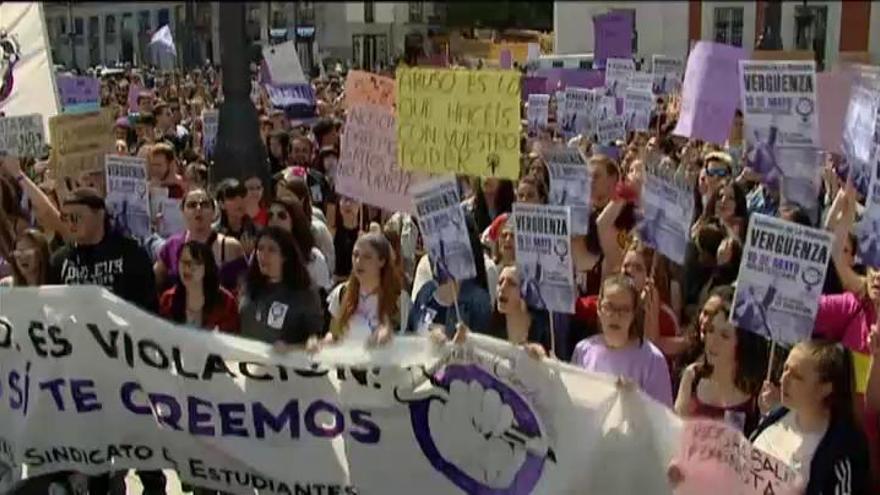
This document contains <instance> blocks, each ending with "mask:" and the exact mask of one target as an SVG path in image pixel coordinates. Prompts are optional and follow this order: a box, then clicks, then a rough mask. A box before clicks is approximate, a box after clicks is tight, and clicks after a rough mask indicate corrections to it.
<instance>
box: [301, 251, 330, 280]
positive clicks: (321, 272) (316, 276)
mask: <svg viewBox="0 0 880 495" xmlns="http://www.w3.org/2000/svg"><path fill="white" fill-rule="evenodd" d="M306 268H307V269H308V270H309V277H311V278H312V282H313V283H314V284H315V285H316V286H318V287H320V288H322V289H324V290H330V287H331V286H332V284H331V283H330V267H328V266H327V258H325V257H324V253H322V252H321V250H320V249H318V248H317V247H312V253H311V258H310V259H309V261H308V264H307V265H306Z"/></svg>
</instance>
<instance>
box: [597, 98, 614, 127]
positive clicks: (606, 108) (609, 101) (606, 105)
mask: <svg viewBox="0 0 880 495" xmlns="http://www.w3.org/2000/svg"><path fill="white" fill-rule="evenodd" d="M615 115H617V98H615V97H613V96H606V95H600V96H599V101H598V102H597V103H596V106H595V108H594V109H593V119H594V120H595V121H596V122H598V121H601V120H605V119H609V118H611V117H613V116H615Z"/></svg>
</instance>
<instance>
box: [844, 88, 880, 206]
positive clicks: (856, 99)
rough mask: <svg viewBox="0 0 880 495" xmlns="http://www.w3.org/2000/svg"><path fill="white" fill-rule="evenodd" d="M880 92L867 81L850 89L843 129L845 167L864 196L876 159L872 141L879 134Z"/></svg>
mask: <svg viewBox="0 0 880 495" xmlns="http://www.w3.org/2000/svg"><path fill="white" fill-rule="evenodd" d="M878 121H880V91H878V88H877V87H876V86H875V85H873V84H870V83H869V82H868V81H865V80H859V81H857V82H856V83H855V84H853V86H852V92H851V94H850V99H849V105H848V106H847V109H846V117H845V119H844V128H843V150H842V151H843V153H844V155H845V157H846V162H847V165H848V166H849V176H850V177H851V178H852V181H853V185H854V186H855V188H856V190H857V191H859V193H861V194H862V195H865V196H867V195H868V185H869V184H870V182H871V169H872V166H871V165H870V164H871V163H872V160H874V159H875V158H876V156H875V153H876V149H875V139H876V138H877V136H878V134H880V132H878V131H880V129H878V123H880V122H878Z"/></svg>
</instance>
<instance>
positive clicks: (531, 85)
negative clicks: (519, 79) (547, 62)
mask: <svg viewBox="0 0 880 495" xmlns="http://www.w3.org/2000/svg"><path fill="white" fill-rule="evenodd" d="M522 88H523V89H522V96H523V101H528V99H529V95H546V94H549V93H548V91H547V78H546V77H535V76H528V77H525V78H524V79H523V85H522Z"/></svg>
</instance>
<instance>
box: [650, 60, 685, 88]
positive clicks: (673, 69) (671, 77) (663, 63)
mask: <svg viewBox="0 0 880 495" xmlns="http://www.w3.org/2000/svg"><path fill="white" fill-rule="evenodd" d="M651 68H652V70H653V75H654V91H653V92H654V94H658V95H667V94H669V93H677V92H679V91H681V80H682V76H683V75H684V62H682V60H681V59H680V58H678V57H668V56H666V55H654V56H652V57H651Z"/></svg>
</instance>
